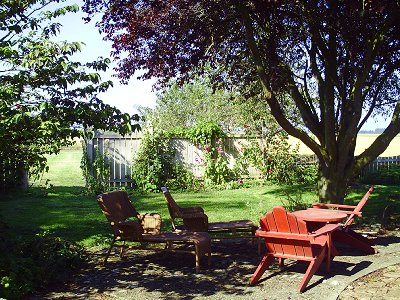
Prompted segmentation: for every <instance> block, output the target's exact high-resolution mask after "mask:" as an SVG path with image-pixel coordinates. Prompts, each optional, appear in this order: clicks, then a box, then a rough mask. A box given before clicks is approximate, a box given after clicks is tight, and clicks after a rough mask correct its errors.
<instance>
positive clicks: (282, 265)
mask: <svg viewBox="0 0 400 300" xmlns="http://www.w3.org/2000/svg"><path fill="white" fill-rule="evenodd" d="M278 262H279V268H283V267H284V266H285V259H284V258H282V257H281V258H279V259H278Z"/></svg>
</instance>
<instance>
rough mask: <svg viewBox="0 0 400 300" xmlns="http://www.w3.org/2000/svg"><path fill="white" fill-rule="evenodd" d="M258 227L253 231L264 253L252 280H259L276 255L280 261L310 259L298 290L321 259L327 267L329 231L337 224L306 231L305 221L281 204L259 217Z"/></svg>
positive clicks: (306, 282)
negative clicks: (262, 241) (262, 240)
mask: <svg viewBox="0 0 400 300" xmlns="http://www.w3.org/2000/svg"><path fill="white" fill-rule="evenodd" d="M260 225H261V228H260V230H258V231H257V232H256V235H257V236H259V237H261V238H263V239H264V240H265V245H266V254H265V255H264V257H263V259H262V260H261V263H260V264H259V266H258V267H257V269H256V271H255V272H254V274H253V276H252V277H251V279H250V283H251V284H255V283H257V282H258V281H259V279H260V278H261V276H262V275H263V273H264V272H265V271H266V270H267V269H268V267H269V266H270V265H271V263H272V262H273V260H274V259H275V258H277V259H279V262H280V265H281V266H282V265H283V260H284V259H285V258H287V259H293V260H301V261H308V262H310V264H309V266H308V268H307V271H306V273H305V274H304V276H303V279H302V281H301V282H300V284H299V286H298V290H299V291H300V292H303V291H304V290H305V288H306V286H307V284H308V282H309V281H310V279H311V277H312V276H313V275H314V273H315V272H316V271H317V269H318V268H319V266H320V265H321V263H322V261H323V260H324V259H325V261H326V272H329V269H330V261H331V259H330V257H331V254H330V250H331V247H330V246H331V233H332V232H333V231H334V230H335V229H336V228H337V227H338V226H339V225H337V224H328V225H325V226H324V227H322V228H320V229H319V230H318V231H316V232H315V233H309V232H308V230H307V226H306V223H305V222H304V221H302V220H300V219H297V218H296V216H295V215H293V214H291V213H287V212H286V211H285V209H284V208H283V207H280V206H278V207H274V208H273V210H272V211H271V212H268V213H267V214H266V215H265V216H264V217H263V218H261V220H260Z"/></svg>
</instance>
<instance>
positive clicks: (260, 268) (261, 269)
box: [250, 254, 274, 284]
mask: <svg viewBox="0 0 400 300" xmlns="http://www.w3.org/2000/svg"><path fill="white" fill-rule="evenodd" d="M273 259H274V257H273V256H272V255H271V254H267V255H265V256H264V257H263V259H262V260H261V262H260V264H259V265H258V267H257V269H256V271H255V272H254V274H253V276H252V277H251V279H250V283H251V284H256V283H257V281H258V280H259V279H260V278H261V276H262V275H263V274H264V272H265V270H267V269H268V267H269V265H270V264H271V262H272V260H273Z"/></svg>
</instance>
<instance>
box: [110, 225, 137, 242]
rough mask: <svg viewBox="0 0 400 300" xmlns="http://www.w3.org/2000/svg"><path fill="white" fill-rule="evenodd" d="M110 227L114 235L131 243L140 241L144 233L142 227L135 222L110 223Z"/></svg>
mask: <svg viewBox="0 0 400 300" xmlns="http://www.w3.org/2000/svg"><path fill="white" fill-rule="evenodd" d="M111 226H113V228H114V229H115V230H114V232H115V233H116V235H117V236H118V237H120V238H122V239H129V240H131V241H139V242H140V241H142V234H143V233H144V230H143V227H142V225H141V224H140V223H139V222H137V221H132V220H126V221H122V222H118V223H114V222H111Z"/></svg>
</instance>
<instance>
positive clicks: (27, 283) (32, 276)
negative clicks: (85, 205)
mask: <svg viewBox="0 0 400 300" xmlns="http://www.w3.org/2000/svg"><path fill="white" fill-rule="evenodd" d="M0 229H1V228H0ZM6 229H7V228H3V230H0V232H1V233H2V234H1V238H0V252H1V253H2V255H1V256H0V298H5V299H20V298H22V297H23V296H25V295H27V294H29V293H31V292H33V291H35V290H37V289H39V288H42V287H45V286H47V285H48V284H50V283H55V282H60V281H62V280H64V279H65V278H66V276H67V275H68V272H69V271H70V270H72V269H74V268H76V267H78V266H80V265H81V263H82V262H83V259H82V253H83V250H82V247H80V246H78V245H76V244H74V243H71V242H68V241H66V240H64V239H62V238H59V237H54V236H51V235H50V234H49V233H48V232H44V233H41V234H38V235H36V236H35V237H34V238H32V239H30V240H26V241H19V240H17V239H15V238H10V237H9V236H7V234H6V233H5V231H6Z"/></svg>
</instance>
